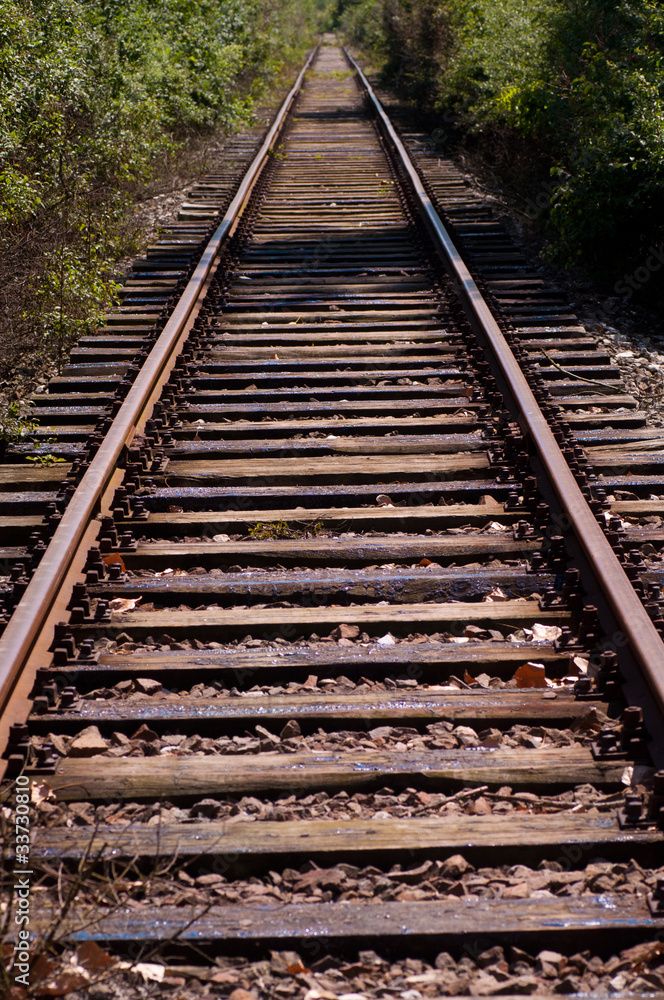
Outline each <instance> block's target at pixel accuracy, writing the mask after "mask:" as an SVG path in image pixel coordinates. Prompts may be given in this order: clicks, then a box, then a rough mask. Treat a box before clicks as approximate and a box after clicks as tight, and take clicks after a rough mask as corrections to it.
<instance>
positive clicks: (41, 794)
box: [30, 781, 55, 806]
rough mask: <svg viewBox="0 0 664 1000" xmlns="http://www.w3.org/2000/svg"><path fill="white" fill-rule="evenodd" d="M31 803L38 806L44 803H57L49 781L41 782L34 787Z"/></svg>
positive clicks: (31, 793)
mask: <svg viewBox="0 0 664 1000" xmlns="http://www.w3.org/2000/svg"><path fill="white" fill-rule="evenodd" d="M30 801H31V802H34V804H35V805H36V806H39V805H41V804H42V802H55V793H54V791H53V789H52V788H51V786H50V785H49V783H48V781H40V782H39V784H34V785H33V786H32V789H31V792H30Z"/></svg>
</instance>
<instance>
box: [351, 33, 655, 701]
mask: <svg viewBox="0 0 664 1000" xmlns="http://www.w3.org/2000/svg"><path fill="white" fill-rule="evenodd" d="M344 52H345V54H346V58H347V59H348V62H349V63H350V65H351V66H352V67H353V69H354V70H355V72H356V73H357V77H358V80H359V81H360V82H361V84H362V86H363V87H364V89H365V92H366V94H367V97H368V98H369V100H370V102H371V103H372V105H373V108H374V110H375V113H376V115H377V116H378V119H379V122H380V127H381V129H382V130H383V132H384V134H385V136H386V137H387V139H388V140H389V142H390V143H391V144H392V146H393V148H394V150H395V152H396V155H397V156H398V158H399V161H400V165H401V167H402V168H403V170H404V171H405V173H406V174H407V176H408V179H409V181H410V184H411V185H412V190H413V191H414V193H415V195H416V198H417V202H418V205H419V208H420V210H421V212H422V215H423V217H424V220H425V222H426V224H427V228H428V230H429V232H430V233H431V235H432V237H433V240H434V243H435V245H436V247H437V249H438V251H439V253H440V254H441V256H442V258H443V262H444V264H445V267H446V269H447V270H448V272H449V273H450V276H451V277H452V280H453V281H454V283H455V287H456V290H457V292H458V294H459V296H460V298H461V301H462V303H463V307H464V309H465V311H466V314H467V315H468V317H469V319H470V321H471V323H472V324H473V326H474V327H475V328H477V327H479V328H480V329H481V331H482V334H483V336H484V337H485V338H486V341H487V344H488V346H489V349H490V350H491V352H492V354H493V357H494V359H495V361H496V363H497V364H498V366H499V368H500V371H501V373H502V375H503V377H504V379H505V381H506V383H507V385H508V387H509V390H510V392H511V394H512V396H513V398H514V401H515V403H516V405H517V407H518V410H519V414H520V423H521V427H522V430H523V431H524V433H525V434H526V435H527V436H529V437H530V440H531V441H532V443H533V446H534V448H535V450H536V452H537V455H538V457H539V459H540V461H541V463H542V466H543V468H544V471H545V474H546V476H547V478H548V481H549V483H550V485H551V487H552V488H553V490H554V492H555V494H556V496H557V498H558V501H559V502H560V504H561V507H562V510H563V511H564V512H565V513H566V514H567V516H568V518H569V521H570V526H571V529H572V531H573V532H574V535H575V537H576V540H577V542H578V544H579V546H580V549H581V551H582V552H583V554H584V556H585V558H586V560H587V562H588V564H589V566H590V569H591V571H592V573H593V575H594V576H595V579H596V581H597V583H598V585H599V587H600V590H601V591H602V593H603V594H604V596H605V598H606V600H607V603H608V605H609V607H610V609H611V611H612V613H613V615H614V617H615V620H616V622H617V623H618V626H619V628H620V630H621V631H622V632H623V633H624V636H625V637H626V639H627V643H628V644H629V647H630V649H631V652H632V654H633V656H634V658H635V660H636V662H637V663H638V665H639V667H640V669H641V671H642V673H643V677H644V679H645V681H646V683H647V685H648V688H649V690H650V692H651V694H652V696H653V698H654V699H655V701H656V703H657V707H658V709H659V711H660V713H664V642H663V641H662V638H661V636H660V635H659V633H658V631H657V629H656V628H655V626H654V625H653V623H652V621H651V620H650V618H649V617H648V614H647V612H646V610H645V608H644V606H643V604H642V602H641V600H640V598H639V596H638V595H637V593H636V592H635V590H634V588H633V586H632V584H631V582H630V580H629V578H628V576H627V574H626V573H625V571H624V569H623V567H622V566H621V564H620V562H619V560H618V558H617V556H616V554H615V552H614V551H613V549H612V548H611V545H610V544H609V541H608V539H607V538H606V535H605V534H604V532H603V531H602V529H601V527H600V526H599V524H598V523H597V521H596V519H595V516H594V514H593V512H592V511H591V509H590V507H589V506H588V503H587V502H586V499H585V497H584V496H583V493H582V492H581V490H580V488H579V486H578V484H577V482H576V479H575V478H574V475H573V474H572V471H571V469H570V467H569V465H568V464H567V461H566V460H565V457H564V455H563V453H562V451H561V449H560V447H559V446H558V442H557V441H556V439H555V437H554V435H553V433H552V431H551V429H550V427H549V425H548V422H547V419H546V417H545V416H544V414H543V413H542V410H541V409H540V406H539V404H538V402H537V400H536V398H535V396H534V394H533V392H532V390H531V388H530V386H529V384H528V381H527V379H526V377H525V375H524V374H523V372H522V370H521V367H520V365H519V362H518V361H517V359H516V358H515V356H514V354H513V352H512V349H511V347H510V346H509V344H508V343H507V340H506V339H505V337H504V335H503V333H502V331H501V329H500V327H499V326H498V323H497V322H496V320H495V318H494V316H493V315H492V313H491V310H490V309H489V306H488V304H487V302H486V301H485V299H484V298H483V296H482V293H481V292H480V290H479V288H478V287H477V285H476V283H475V281H474V280H473V278H472V276H471V274H470V271H469V270H468V268H467V267H466V265H465V263H464V262H463V260H462V258H461V256H460V254H459V251H458V250H457V248H456V247H455V245H454V243H453V241H452V238H451V237H450V234H449V233H448V231H447V229H446V228H445V226H444V224H443V222H442V220H441V218H440V216H439V215H438V212H437V211H436V209H435V207H434V205H433V203H432V201H431V199H430V197H429V195H428V194H427V191H426V189H425V187H424V184H423V183H422V181H421V179H420V176H419V174H418V172H417V170H416V168H415V166H414V165H413V162H412V160H411V158H410V156H409V154H408V152H407V151H406V149H405V147H404V145H403V143H402V142H401V139H400V138H399V136H398V134H397V132H396V131H395V129H394V127H393V125H392V123H391V122H390V120H389V118H388V116H387V115H386V113H385V111H384V109H383V107H382V105H381V102H380V100H379V99H378V97H377V96H376V94H375V93H374V90H373V88H372V87H371V84H370V83H369V81H368V80H367V78H366V76H365V75H364V73H363V72H362V70H361V69H360V67H359V66H358V64H357V63H356V62H355V60H354V59H353V57H352V56H351V55H350V53H349V52H348V51H347V50H344Z"/></svg>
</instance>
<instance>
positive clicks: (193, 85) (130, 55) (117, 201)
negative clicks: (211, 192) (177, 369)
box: [0, 0, 317, 356]
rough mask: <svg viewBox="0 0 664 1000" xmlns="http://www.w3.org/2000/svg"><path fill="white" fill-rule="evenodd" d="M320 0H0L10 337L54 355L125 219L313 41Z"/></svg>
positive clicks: (103, 281)
mask: <svg viewBox="0 0 664 1000" xmlns="http://www.w3.org/2000/svg"><path fill="white" fill-rule="evenodd" d="M316 16H317V11H316V2H315V0H283V2H279V3H277V2H276V0H198V2H194V0H21V2H19V0H0V257H1V260H2V263H1V264H0V277H1V279H2V282H1V285H2V297H0V315H3V325H4V332H5V338H7V337H8V336H9V338H10V339H11V338H12V337H13V338H16V337H18V336H20V337H22V336H25V334H26V332H27V331H28V330H32V331H36V332H37V333H38V335H39V338H40V339H45V341H46V347H47V349H48V350H49V351H51V352H53V353H55V355H56V356H62V354H63V353H64V352H65V350H66V348H67V347H68V346H69V345H70V344H71V342H72V340H73V339H75V338H76V337H78V336H79V335H80V334H81V333H83V332H85V331H86V329H87V328H89V327H90V326H93V325H94V324H95V323H96V322H97V321H98V319H99V317H100V315H101V313H102V311H103V309H104V307H105V306H106V305H107V304H108V302H109V301H110V299H111V297H112V295H113V293H114V291H115V285H114V282H113V280H112V263H113V261H115V260H117V259H118V258H119V257H120V256H122V254H123V253H126V252H127V251H128V249H130V248H128V247H127V245H126V242H123V236H122V228H121V225H120V223H121V220H122V218H123V215H124V213H125V211H126V207H127V204H128V203H129V202H130V201H131V199H132V197H133V196H135V195H136V193H137V192H138V191H140V189H141V186H142V185H144V184H145V183H146V182H147V181H149V180H150V179H151V178H152V177H154V175H155V173H158V172H160V171H161V172H162V174H163V173H167V172H168V170H169V168H170V167H171V166H172V164H173V163H174V162H176V154H177V151H178V149H180V148H182V147H183V146H184V145H186V142H187V140H188V139H189V138H190V137H191V136H202V135H205V134H206V133H210V132H212V131H213V130H231V129H233V128H235V127H236V126H238V125H239V124H241V123H242V122H244V121H246V120H247V119H248V117H249V115H250V112H251V108H252V106H253V104H254V103H255V101H256V99H257V98H258V97H259V96H260V95H261V94H262V93H263V92H264V89H265V86H266V84H268V83H271V82H274V81H275V80H277V79H279V78H280V76H282V75H283V74H284V73H285V72H290V71H291V68H292V66H293V64H294V63H295V62H296V61H297V62H299V59H300V56H301V55H302V53H303V52H304V50H305V49H306V48H307V47H308V46H309V45H310V44H311V42H312V40H313V39H314V38H315V30H314V29H315V20H316Z"/></svg>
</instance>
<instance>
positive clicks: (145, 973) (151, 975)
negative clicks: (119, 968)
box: [131, 962, 166, 983]
mask: <svg viewBox="0 0 664 1000" xmlns="http://www.w3.org/2000/svg"><path fill="white" fill-rule="evenodd" d="M131 971H132V972H135V973H136V975H137V976H142V977H143V982H145V983H147V982H148V981H151V982H153V983H160V982H161V981H162V979H163V978H164V975H165V973H166V969H165V968H164V966H163V965H156V964H155V963H154V962H138V964H137V965H132V967H131Z"/></svg>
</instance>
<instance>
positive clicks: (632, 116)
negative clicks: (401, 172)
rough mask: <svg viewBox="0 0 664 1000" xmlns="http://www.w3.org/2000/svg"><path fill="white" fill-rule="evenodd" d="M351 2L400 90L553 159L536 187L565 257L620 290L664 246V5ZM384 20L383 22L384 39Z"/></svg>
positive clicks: (355, 25)
mask: <svg viewBox="0 0 664 1000" xmlns="http://www.w3.org/2000/svg"><path fill="white" fill-rule="evenodd" d="M340 3H341V8H340V10H339V18H340V21H341V23H342V24H343V25H344V26H345V30H346V32H347V34H348V35H349V36H351V37H353V38H354V40H355V41H356V42H357V43H358V44H360V45H371V46H372V50H373V51H374V52H375V53H377V54H379V55H380V56H381V58H382V59H383V65H384V67H385V71H386V73H387V75H388V76H389V78H390V79H391V80H392V81H394V82H396V83H397V84H398V86H400V87H401V88H402V89H406V90H407V91H408V92H409V93H410V94H411V96H414V97H415V98H416V99H418V100H419V101H420V102H421V103H423V104H426V105H427V106H428V107H429V108H431V109H433V110H434V111H436V112H438V113H442V112H443V111H444V110H445V111H448V112H449V111H453V112H454V116H455V118H457V119H460V120H461V122H462V124H463V125H464V126H465V128H466V130H467V131H468V132H469V133H470V134H472V135H473V136H475V140H474V141H476V142H480V143H481V142H482V141H484V147H485V149H487V150H489V151H490V150H491V146H492V144H494V143H496V142H498V143H500V142H505V143H510V142H511V141H512V140H514V139H518V140H519V141H520V142H524V141H525V143H526V144H527V148H528V149H529V152H530V156H531V157H532V159H533V162H534V163H536V164H537V165H539V164H541V162H542V158H543V159H544V162H546V163H548V166H549V168H550V171H551V176H552V181H551V182H546V181H545V180H543V178H542V177H541V176H540V177H539V182H538V180H537V176H536V168H535V170H534V171H533V175H532V176H531V179H530V183H531V184H533V185H535V186H534V188H533V189H532V190H531V191H530V192H528V194H529V196H530V198H531V199H533V198H535V197H536V196H537V194H538V191H539V195H540V196H539V198H537V204H538V205H542V206H544V209H545V210H544V211H543V212H542V213H541V215H540V221H541V222H543V223H544V224H545V226H546V227H547V228H548V232H549V234H550V236H551V238H552V247H551V254H552V255H553V256H554V257H555V258H556V259H557V260H558V261H559V262H562V263H565V264H569V263H580V264H582V265H583V266H584V267H585V268H587V269H588V270H590V271H594V272H595V273H599V274H602V275H603V276H604V277H605V278H606V279H607V280H608V281H609V284H611V285H613V283H614V282H615V280H616V278H617V277H618V275H619V273H620V272H621V271H622V270H623V269H627V270H628V271H631V270H633V269H634V268H635V267H638V266H639V265H640V264H641V263H642V261H643V257H644V255H647V254H648V252H649V249H650V248H651V247H652V246H660V245H661V244H662V243H664V211H663V210H664V141H663V140H664V103H663V102H664V62H663V53H664V8H663V7H662V5H661V4H659V3H656V2H654V0H618V2H615V0H534V2H528V0H436V2H432V0H423V2H422V3H418V2H417V0H373V2H372V3H370V2H368V0H365V2H364V3H362V4H360V5H357V4H353V3H350V4H348V5H344V4H343V0H340ZM372 23H373V24H378V25H380V32H379V33H378V35H377V36H376V35H375V34H374V36H373V37H372V35H371V30H370V27H369V26H370V25H371V24H372ZM427 24H428V25H430V26H431V29H430V30H429V32H428V33H427V30H426V26H427ZM439 25H444V26H445V27H444V30H441V29H440V27H439ZM423 29H424V30H423ZM537 183H539V189H538V187H537ZM524 201H526V199H525V198H524ZM652 285H653V286H654V283H652Z"/></svg>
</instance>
